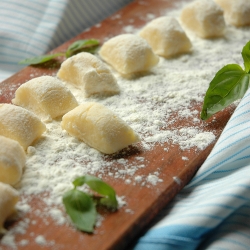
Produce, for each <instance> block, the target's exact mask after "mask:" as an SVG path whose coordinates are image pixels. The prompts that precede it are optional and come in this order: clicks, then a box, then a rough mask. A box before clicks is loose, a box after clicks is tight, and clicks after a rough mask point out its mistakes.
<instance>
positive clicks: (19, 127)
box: [0, 103, 46, 149]
mask: <svg viewBox="0 0 250 250" xmlns="http://www.w3.org/2000/svg"><path fill="white" fill-rule="evenodd" d="M45 130H46V126H45V124H44V123H43V122H41V120H40V119H39V118H38V117H37V116H36V115H35V114H34V113H32V112H31V111H29V110H27V109H24V108H22V107H19V106H15V105H13V104H7V103H4V104H0V135H2V136H6V137H8V138H10V139H13V140H16V141H18V142H19V143H20V145H21V146H22V147H23V148H24V149H26V148H27V147H28V146H30V145H31V144H32V143H33V142H34V141H35V140H36V139H38V138H39V137H40V136H41V135H42V133H43V132H44V131H45Z"/></svg>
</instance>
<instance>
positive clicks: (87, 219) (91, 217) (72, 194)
mask: <svg viewBox="0 0 250 250" xmlns="http://www.w3.org/2000/svg"><path fill="white" fill-rule="evenodd" d="M63 204H64V206H65V209H66V212H67V214H68V215H69V216H70V218H71V220H72V222H73V223H74V225H75V226H76V227H77V228H78V229H79V230H81V231H84V232H88V233H92V232H93V230H94V225H95V222H96V216H97V212H96V207H95V203H94V201H93V200H92V198H91V197H90V196H89V195H87V194H86V193H84V192H82V191H79V190H77V189H73V190H70V191H68V192H66V193H65V194H64V196H63Z"/></svg>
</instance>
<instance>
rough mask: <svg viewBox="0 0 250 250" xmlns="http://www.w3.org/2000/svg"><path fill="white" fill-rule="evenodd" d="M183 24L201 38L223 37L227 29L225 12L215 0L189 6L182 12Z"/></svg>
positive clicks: (204, 0)
mask: <svg viewBox="0 0 250 250" xmlns="http://www.w3.org/2000/svg"><path fill="white" fill-rule="evenodd" d="M181 22H182V24H183V26H185V27H187V28H188V29H190V30H192V31H193V32H194V33H195V34H196V35H197V36H199V37H201V38H212V37H220V36H223V34H224V30H225V27H226V25H225V20H224V16H223V10H222V9H221V8H220V7H219V5H217V4H216V3H215V2H214V1H213V0H196V1H193V2H191V3H190V4H188V5H187V6H186V7H185V8H184V9H183V10H182V13H181Z"/></svg>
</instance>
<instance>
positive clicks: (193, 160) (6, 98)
mask: <svg viewBox="0 0 250 250" xmlns="http://www.w3.org/2000/svg"><path fill="white" fill-rule="evenodd" d="M176 2H178V1H172V0H147V1H141V0H137V1H134V2H133V3H131V4H130V5H128V6H126V7H125V8H123V9H122V10H121V11H119V12H118V13H116V14H115V15H113V16H111V17H110V18H107V19H106V20H104V21H103V22H102V23H101V26H100V27H99V26H94V27H92V28H91V29H89V30H88V31H85V32H83V33H82V34H80V35H79V36H77V37H75V38H74V39H72V40H70V41H68V42H67V43H65V44H63V45H61V46H60V47H58V48H57V49H55V50H54V52H55V51H57V52H59V51H64V50H65V48H67V47H68V45H69V44H70V43H72V42H73V41H75V40H78V39H88V38H96V39H99V40H100V41H104V39H105V38H107V37H109V38H111V37H113V36H115V35H117V34H120V33H124V31H123V30H122V28H123V27H124V26H126V25H130V24H131V23H130V20H131V19H133V26H134V27H138V28H139V27H141V26H143V25H144V24H145V23H146V21H147V20H146V18H144V17H145V16H146V15H147V14H148V13H150V14H154V15H155V16H160V15H163V14H165V13H166V11H167V10H171V9H172V8H174V6H173V4H175V3H176ZM187 2H188V1H187ZM118 14H119V16H120V18H119V22H118V19H117V18H116V17H117V15H118ZM59 67H60V62H59V61H57V62H53V63H48V64H47V65H46V66H44V67H26V68H25V69H23V70H22V71H20V72H18V73H17V74H15V75H13V76H12V77H10V78H9V79H7V80H5V81H4V82H2V83H0V88H1V90H2V94H1V96H0V102H2V103H5V102H6V103H9V102H10V101H11V99H12V98H13V97H14V93H15V90H16V89H17V88H18V87H19V86H20V85H21V84H22V83H24V82H26V81H27V80H29V79H31V78H33V77H37V76H40V75H44V74H47V75H54V74H55V73H56V72H57V70H58V69H59ZM194 108H195V109H197V110H199V111H200V109H201V104H194ZM232 111H233V109H232V108H231V109H226V110H225V111H223V112H221V113H220V114H219V115H218V116H217V118H219V119H216V122H213V123H209V122H206V123H204V124H203V127H205V130H206V131H213V133H214V134H215V135H216V137H217V138H218V136H219V135H220V133H221V131H222V129H223V128H224V126H225V124H226V122H227V121H228V119H229V117H230V115H231V113H232ZM197 117H198V115H197ZM175 120H176V122H175V123H174V125H173V126H178V127H181V126H185V125H186V124H187V123H190V125H192V122H191V121H187V120H182V119H178V117H175ZM213 145H214V144H211V145H209V146H208V147H207V148H206V149H205V150H203V151H198V152H197V151H196V150H193V149H190V150H187V151H183V150H180V148H179V147H178V146H172V147H171V149H170V150H169V151H168V152H166V151H164V147H167V146H168V145H167V144H166V145H158V146H157V145H156V146H155V147H154V148H153V149H152V150H150V151H147V152H143V151H140V149H135V150H133V148H132V150H131V151H130V152H129V153H128V154H127V155H126V156H125V157H126V159H127V160H128V161H129V162H132V161H133V160H134V158H135V157H136V156H142V157H144V158H145V162H147V166H146V168H143V169H141V170H140V171H139V172H138V174H142V175H143V174H147V173H150V172H153V171H154V169H155V166H157V167H158V171H159V173H160V176H159V177H160V178H161V179H162V180H163V182H161V183H158V184H157V185H156V186H154V187H153V188H148V187H146V186H134V185H131V186H130V185H126V184H124V183H123V182H119V181H116V180H114V179H112V178H111V177H108V176H107V177H106V178H105V180H106V181H108V182H109V183H110V184H111V185H112V186H113V187H114V189H115V190H116V192H117V194H118V195H119V196H125V197H126V202H127V204H128V207H129V208H130V209H131V210H132V211H133V213H127V212H126V211H125V210H126V207H122V208H121V209H119V210H118V211H117V212H115V213H109V212H107V211H100V213H101V214H102V215H103V216H104V217H105V219H104V221H103V222H102V224H101V226H100V227H98V228H96V230H95V233H94V234H92V235H91V234H86V233H82V232H79V231H77V230H75V229H74V228H72V227H71V226H57V225H56V224H55V222H54V221H53V220H51V219H49V218H48V223H45V222H44V220H43V219H41V217H40V216H37V215H36V213H34V212H31V213H28V214H25V215H24V217H23V218H21V219H20V220H24V219H25V218H26V219H27V218H28V219H30V221H33V220H35V221H36V224H32V223H30V224H29V226H28V228H27V229H26V233H25V234H18V235H17V236H16V241H17V242H20V241H21V240H22V239H28V240H29V244H28V245H25V246H22V245H18V249H20V250H21V249H26V250H31V249H32V250H34V249H36V250H39V249H57V250H60V249H61V250H66V249H71V250H74V249H89V250H90V249H98V250H102V249H119V250H121V249H126V248H127V247H128V245H129V244H130V243H131V242H132V241H133V240H135V239H136V238H137V237H138V236H139V234H140V233H141V232H143V231H144V230H145V228H146V227H147V226H148V225H149V223H150V221H151V220H152V219H153V218H154V217H155V216H156V215H157V213H158V212H159V211H160V210H161V209H162V208H163V207H164V206H165V205H166V204H168V202H169V201H170V200H171V199H172V198H173V197H174V196H175V195H176V194H177V193H178V192H179V191H180V190H181V189H182V188H183V187H184V185H185V184H186V183H187V182H188V181H189V180H190V179H191V178H192V177H193V175H194V173H195V172H196V171H197V169H198V168H199V167H200V166H201V164H202V163H203V161H204V160H205V159H206V157H207V156H208V154H209V152H210V151H211V149H212V147H213ZM183 155H185V156H186V157H188V159H189V160H188V161H183V160H182V156H183ZM123 157H124V155H123ZM173 177H178V178H179V179H180V180H181V183H177V182H175V181H174V179H173ZM31 205H32V208H33V209H32V211H35V210H36V209H38V208H39V209H41V210H43V209H44V206H45V205H44V204H43V203H42V201H41V200H40V199H39V197H32V202H31ZM8 227H15V222H14V223H11V224H9V225H8ZM34 235H43V236H44V237H45V238H46V240H47V242H54V244H53V245H51V246H41V245H38V244H37V243H35V241H34ZM0 249H3V250H7V249H12V248H10V247H8V246H3V245H1V243H0Z"/></svg>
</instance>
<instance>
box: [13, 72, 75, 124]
mask: <svg viewBox="0 0 250 250" xmlns="http://www.w3.org/2000/svg"><path fill="white" fill-rule="evenodd" d="M12 103H13V104H15V105H18V106H21V107H23V108H26V109H28V110H30V111H32V112H34V113H35V114H36V115H37V116H39V117H40V119H42V120H50V119H51V118H52V119H53V118H56V117H59V116H62V115H64V114H65V113H67V112H68V111H70V110H71V109H73V108H75V107H76V106H77V105H78V103H77V101H76V99H75V97H74V96H73V94H72V93H71V92H70V91H69V90H68V89H67V88H66V87H65V85H64V84H63V83H62V82H61V81H60V80H59V79H57V78H55V77H52V76H40V77H37V78H33V79H32V80H29V81H28V82H26V83H24V84H22V85H21V86H20V87H19V88H18V89H17V90H16V92H15V98H14V99H13V100H12Z"/></svg>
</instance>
